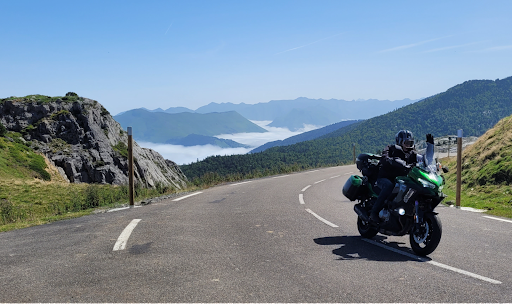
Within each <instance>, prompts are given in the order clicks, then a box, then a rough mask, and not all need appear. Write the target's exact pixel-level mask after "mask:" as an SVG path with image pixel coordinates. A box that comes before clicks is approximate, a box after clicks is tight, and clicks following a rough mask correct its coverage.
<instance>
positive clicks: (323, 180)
mask: <svg viewBox="0 0 512 304" xmlns="http://www.w3.org/2000/svg"><path fill="white" fill-rule="evenodd" d="M321 182H325V179H322V180H319V181H318V182H315V183H314V184H315V185H316V184H319V183H321Z"/></svg>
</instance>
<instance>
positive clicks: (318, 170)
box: [308, 170, 320, 173]
mask: <svg viewBox="0 0 512 304" xmlns="http://www.w3.org/2000/svg"><path fill="white" fill-rule="evenodd" d="M318 171H320V170H313V171H309V172H308V173H311V172H318Z"/></svg>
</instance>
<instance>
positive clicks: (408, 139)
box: [395, 130, 414, 150]
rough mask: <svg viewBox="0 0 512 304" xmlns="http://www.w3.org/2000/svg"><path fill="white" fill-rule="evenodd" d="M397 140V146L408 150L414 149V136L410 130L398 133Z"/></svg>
mask: <svg viewBox="0 0 512 304" xmlns="http://www.w3.org/2000/svg"><path fill="white" fill-rule="evenodd" d="M395 140H396V144H397V145H399V146H402V148H404V149H406V150H412V149H414V136H413V135H412V132H411V131H409V130H401V131H400V132H398V133H396V136H395Z"/></svg>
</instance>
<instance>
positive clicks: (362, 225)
mask: <svg viewBox="0 0 512 304" xmlns="http://www.w3.org/2000/svg"><path fill="white" fill-rule="evenodd" d="M357 230H359V234H361V236H362V237H364V238H367V239H371V238H372V237H374V236H375V235H377V232H379V231H378V230H377V228H376V227H373V226H372V225H370V223H368V222H365V221H363V220H362V219H361V218H360V217H357Z"/></svg>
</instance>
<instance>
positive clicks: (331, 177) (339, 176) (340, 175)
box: [329, 175, 341, 178]
mask: <svg viewBox="0 0 512 304" xmlns="http://www.w3.org/2000/svg"><path fill="white" fill-rule="evenodd" d="M340 176H341V175H335V176H331V177H329V178H336V177H340Z"/></svg>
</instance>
